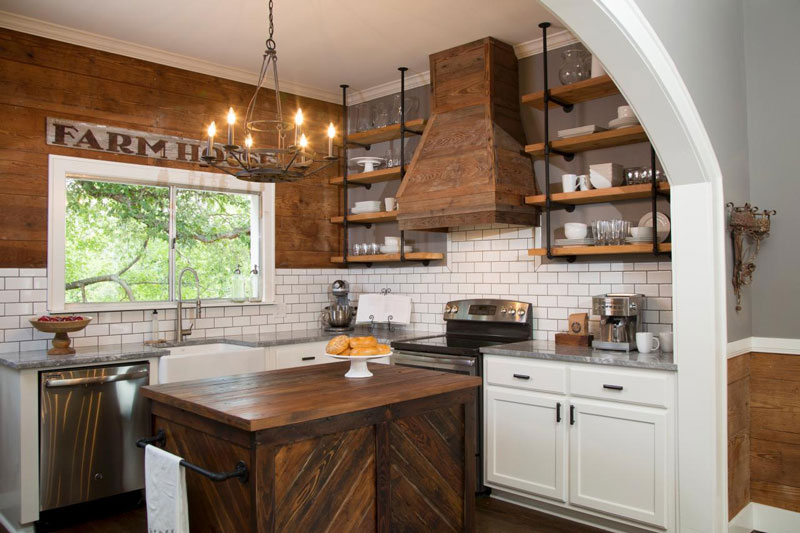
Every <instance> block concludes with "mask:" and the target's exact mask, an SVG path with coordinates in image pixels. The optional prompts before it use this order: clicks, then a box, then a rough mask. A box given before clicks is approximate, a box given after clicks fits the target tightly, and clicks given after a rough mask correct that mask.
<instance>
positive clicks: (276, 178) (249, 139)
mask: <svg viewBox="0 0 800 533" xmlns="http://www.w3.org/2000/svg"><path fill="white" fill-rule="evenodd" d="M268 6H269V37H268V38H267V41H266V46H267V48H266V50H265V51H264V57H263V60H262V62H261V71H260V72H259V75H258V82H257V83H256V90H255V92H254V93H253V97H252V98H251V99H250V103H249V104H248V105H247V112H246V114H245V118H244V134H245V138H244V146H243V147H242V146H240V145H237V144H235V142H234V138H235V131H234V130H235V124H236V114H235V113H234V111H233V108H232V107H231V108H230V109H229V110H228V133H227V139H226V142H225V144H223V145H218V144H215V143H214V137H215V136H216V135H217V127H216V124H215V123H214V122H212V123H211V124H210V125H209V126H208V145H207V147H206V149H205V150H204V152H203V156H202V160H203V162H204V164H205V165H208V166H212V167H214V168H216V169H219V170H221V171H223V172H226V173H227V174H230V175H231V176H235V177H236V178H238V179H240V180H244V181H255V182H260V183H286V182H292V181H297V180H299V179H302V178H305V177H308V176H310V175H312V174H314V173H316V172H319V171H320V170H322V169H323V168H325V167H327V166H328V165H330V164H331V163H333V162H334V161H336V160H337V159H338V158H337V156H335V155H334V153H333V139H334V137H336V129H335V128H334V126H333V122H331V123H330V125H329V126H328V153H327V155H325V156H324V157H323V158H322V159H317V154H316V153H315V152H314V151H313V150H311V147H310V146H309V143H308V139H307V138H306V135H305V133H303V130H302V125H303V111H302V110H301V109H299V108H298V109H297V113H296V114H295V117H294V121H293V122H288V121H285V120H284V118H283V112H282V110H281V96H280V85H279V83H278V53H277V51H276V47H275V40H274V39H273V33H274V29H275V27H274V23H273V20H272V0H269V2H268ZM270 66H271V67H272V79H273V83H274V86H275V87H274V89H275V112H274V113H268V114H267V117H266V118H255V117H254V115H255V112H256V103H257V101H258V93H259V91H261V89H262V87H264V84H265V82H266V80H267V77H268V73H269V70H270ZM254 133H273V134H277V139H278V146H277V147H264V148H257V147H254V146H253V142H254V141H253V134H254ZM290 136H291V137H292V139H291V141H292V142H291V143H290V144H287V137H290Z"/></svg>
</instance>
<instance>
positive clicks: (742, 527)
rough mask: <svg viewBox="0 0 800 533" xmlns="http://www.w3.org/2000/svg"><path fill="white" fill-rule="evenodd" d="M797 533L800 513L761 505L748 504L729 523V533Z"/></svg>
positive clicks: (799, 527)
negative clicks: (764, 532) (760, 532)
mask: <svg viewBox="0 0 800 533" xmlns="http://www.w3.org/2000/svg"><path fill="white" fill-rule="evenodd" d="M753 530H756V531H766V532H767V533H797V532H798V531H800V513H795V512H794V511H787V510H786V509H779V508H777V507H770V506H769V505H763V504H760V503H753V502H751V503H748V504H747V505H746V506H745V508H744V509H742V510H741V511H740V512H739V514H737V515H736V516H735V517H734V518H733V520H731V521H730V522H729V523H728V533H750V532H751V531H753Z"/></svg>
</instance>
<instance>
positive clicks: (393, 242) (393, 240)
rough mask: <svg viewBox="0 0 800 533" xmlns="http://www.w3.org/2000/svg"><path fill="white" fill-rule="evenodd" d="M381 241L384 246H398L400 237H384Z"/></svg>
mask: <svg viewBox="0 0 800 533" xmlns="http://www.w3.org/2000/svg"><path fill="white" fill-rule="evenodd" d="M383 243H384V244H385V245H386V246H394V247H395V248H398V249H399V248H400V237H386V238H384V239H383Z"/></svg>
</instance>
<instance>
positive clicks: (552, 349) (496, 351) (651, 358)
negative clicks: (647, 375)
mask: <svg viewBox="0 0 800 533" xmlns="http://www.w3.org/2000/svg"><path fill="white" fill-rule="evenodd" d="M481 352H482V353H484V354H487V355H507V356H510V357H526V358H529V359H546V360H550V361H566V362H570V363H589V364H593V365H606V366H625V367H634V368H649V369H653V370H673V371H674V370H678V365H676V364H675V363H674V361H673V357H672V354H671V353H662V352H653V353H649V354H640V353H639V352H636V351H633V352H614V351H609V350H595V349H593V348H590V347H586V346H563V345H559V346H556V344H555V343H554V342H548V341H541V340H539V341H537V340H533V341H523V342H515V343H513V344H500V345H498V346H488V347H486V348H481Z"/></svg>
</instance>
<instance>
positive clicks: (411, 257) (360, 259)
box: [331, 252, 444, 263]
mask: <svg viewBox="0 0 800 533" xmlns="http://www.w3.org/2000/svg"><path fill="white" fill-rule="evenodd" d="M441 259H444V254H439V253H434V252H411V253H408V254H406V260H408V261H439V260H441ZM347 261H348V262H350V263H397V262H400V254H380V255H348V256H347ZM331 263H344V259H343V258H342V257H341V256H339V257H331Z"/></svg>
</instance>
